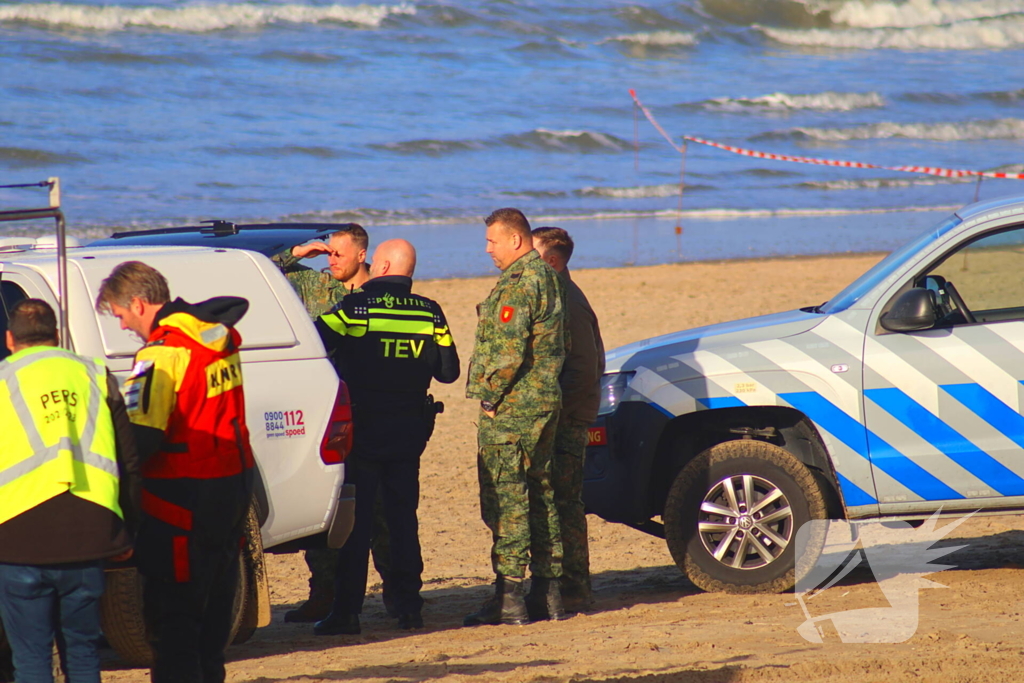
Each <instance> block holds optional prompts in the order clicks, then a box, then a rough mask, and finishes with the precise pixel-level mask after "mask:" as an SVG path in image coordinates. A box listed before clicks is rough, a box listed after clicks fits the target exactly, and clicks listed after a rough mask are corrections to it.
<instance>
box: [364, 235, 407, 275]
mask: <svg viewBox="0 0 1024 683" xmlns="http://www.w3.org/2000/svg"><path fill="white" fill-rule="evenodd" d="M415 270H416V248H415V247H414V246H412V244H410V243H409V242H407V241H405V240H387V241H386V242H381V243H380V244H379V245H378V246H377V249H376V250H375V251H374V252H373V261H372V263H371V264H370V277H371V278H373V277H383V276H384V275H403V276H405V277H412V274H413V272H414V271H415Z"/></svg>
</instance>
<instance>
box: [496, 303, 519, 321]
mask: <svg viewBox="0 0 1024 683" xmlns="http://www.w3.org/2000/svg"><path fill="white" fill-rule="evenodd" d="M515 314H516V309H515V307H513V306H502V307H501V313H499V314H498V320H500V321H501V322H503V323H507V322H509V321H511V320H512V316H514V315H515Z"/></svg>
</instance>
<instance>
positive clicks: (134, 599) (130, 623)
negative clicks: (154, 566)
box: [100, 562, 249, 667]
mask: <svg viewBox="0 0 1024 683" xmlns="http://www.w3.org/2000/svg"><path fill="white" fill-rule="evenodd" d="M106 578H107V588H106V591H104V593H103V597H102V598H101V599H100V624H101V625H102V627H103V635H105V636H106V638H107V642H108V643H110V647H111V648H113V649H114V651H115V652H117V654H118V656H119V657H120V658H121V659H122V660H123V661H124V662H125V663H126V664H128V665H129V666H137V667H150V666H152V665H153V650H152V648H150V646H149V641H148V640H147V639H146V622H145V620H144V619H143V616H142V584H143V581H144V579H143V578H142V575H141V574H139V572H138V571H137V570H136V569H135V568H134V567H130V568H127V569H114V570H111V571H108V572H107V577H106ZM248 594H249V588H248V572H246V571H245V569H244V563H243V562H239V564H238V590H237V591H235V604H234V608H233V611H234V623H233V626H232V630H231V638H232V640H234V638H235V635H236V634H237V633H238V630H239V628H240V626H241V624H242V618H243V615H244V613H245V603H246V600H245V598H246V596H247V595H248ZM228 642H231V641H228Z"/></svg>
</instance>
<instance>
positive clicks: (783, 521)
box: [663, 439, 827, 593]
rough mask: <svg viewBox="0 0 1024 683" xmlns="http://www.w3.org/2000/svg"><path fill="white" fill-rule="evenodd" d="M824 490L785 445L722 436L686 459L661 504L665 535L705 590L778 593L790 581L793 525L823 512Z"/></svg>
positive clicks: (675, 554)
mask: <svg viewBox="0 0 1024 683" xmlns="http://www.w3.org/2000/svg"><path fill="white" fill-rule="evenodd" d="M826 510H827V506H826V499H825V492H824V491H823V490H822V486H821V485H820V484H819V482H818V479H817V478H816V477H815V476H814V474H813V472H811V470H810V469H808V468H807V466H806V465H804V464H803V463H801V462H800V461H799V460H797V459H796V458H795V457H793V456H792V455H791V454H790V453H789V452H788V451H786V450H784V449H782V448H780V447H778V446H775V445H773V444H770V443H767V442H764V441H757V440H753V439H743V440H738V441H726V442H725V443H720V444H718V445H716V446H712V447H711V448H709V449H707V450H706V451H704V452H702V453H700V454H699V455H698V456H697V457H696V458H694V459H693V460H692V461H690V462H689V463H688V464H687V465H686V467H684V468H683V469H682V471H681V472H680V473H679V475H678V476H677V477H676V479H675V482H674V483H673V484H672V488H671V489H670V490H669V494H668V499H667V500H666V502H665V512H664V515H663V518H664V521H665V539H666V541H667V542H668V548H669V551H670V552H671V553H672V558H673V559H674V560H675V562H676V564H677V565H678V566H679V568H680V569H681V570H682V571H683V573H684V574H686V576H687V577H688V578H689V579H690V581H692V582H693V583H694V585H696V586H697V587H698V588H701V589H703V590H705V591H709V592H727V593H779V592H782V591H785V590H788V589H790V588H792V586H793V585H794V583H795V569H794V567H795V560H794V556H795V546H796V535H797V530H798V529H799V528H800V527H801V526H802V525H803V524H804V523H806V522H808V521H810V520H814V519H826V518H827V511H826Z"/></svg>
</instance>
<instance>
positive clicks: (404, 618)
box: [398, 612, 423, 631]
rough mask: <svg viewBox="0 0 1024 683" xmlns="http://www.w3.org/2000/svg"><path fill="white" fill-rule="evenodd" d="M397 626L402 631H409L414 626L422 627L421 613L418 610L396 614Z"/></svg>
mask: <svg viewBox="0 0 1024 683" xmlns="http://www.w3.org/2000/svg"><path fill="white" fill-rule="evenodd" d="M398 628H400V629H402V630H403V631H411V630H413V629H416V628H423V615H421V614H420V613H419V612H410V613H409V614H399V615H398Z"/></svg>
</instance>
